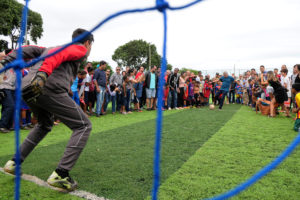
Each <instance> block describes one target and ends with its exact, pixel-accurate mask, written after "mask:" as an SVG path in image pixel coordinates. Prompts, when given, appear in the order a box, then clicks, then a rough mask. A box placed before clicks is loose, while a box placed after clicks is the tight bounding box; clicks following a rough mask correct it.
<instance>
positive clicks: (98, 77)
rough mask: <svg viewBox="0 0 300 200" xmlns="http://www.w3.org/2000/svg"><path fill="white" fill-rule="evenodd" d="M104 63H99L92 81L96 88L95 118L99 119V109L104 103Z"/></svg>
mask: <svg viewBox="0 0 300 200" xmlns="http://www.w3.org/2000/svg"><path fill="white" fill-rule="evenodd" d="M105 69H106V62H105V61H101V62H100V67H99V68H98V69H97V70H96V71H95V73H94V78H93V81H94V83H95V87H96V92H97V94H96V97H97V103H96V116H97V117H100V114H101V108H102V105H103V101H104V95H105V90H106V73H105Z"/></svg>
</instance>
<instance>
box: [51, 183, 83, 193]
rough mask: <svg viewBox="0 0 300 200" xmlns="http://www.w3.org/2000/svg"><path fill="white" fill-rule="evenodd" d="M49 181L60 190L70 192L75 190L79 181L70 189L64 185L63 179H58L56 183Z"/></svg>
mask: <svg viewBox="0 0 300 200" xmlns="http://www.w3.org/2000/svg"><path fill="white" fill-rule="evenodd" d="M47 183H48V184H49V185H50V186H52V187H54V189H56V190H58V191H60V192H65V193H68V192H72V191H74V190H76V189H77V183H76V185H74V186H73V187H72V188H70V189H68V188H66V186H65V185H64V182H61V181H57V182H55V183H51V182H50V181H48V180H47Z"/></svg>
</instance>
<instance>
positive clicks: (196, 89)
mask: <svg viewBox="0 0 300 200" xmlns="http://www.w3.org/2000/svg"><path fill="white" fill-rule="evenodd" d="M194 100H195V105H196V107H197V108H199V107H200V82H199V81H197V82H195V85H194Z"/></svg>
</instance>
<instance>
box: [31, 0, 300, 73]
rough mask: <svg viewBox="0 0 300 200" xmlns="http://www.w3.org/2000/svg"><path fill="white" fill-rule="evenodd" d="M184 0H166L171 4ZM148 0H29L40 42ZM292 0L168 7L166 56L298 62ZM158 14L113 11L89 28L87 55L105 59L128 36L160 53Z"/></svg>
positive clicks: (209, 0)
mask: <svg viewBox="0 0 300 200" xmlns="http://www.w3.org/2000/svg"><path fill="white" fill-rule="evenodd" d="M187 2H189V1H183V0H173V1H171V0H170V4H172V5H182V4H185V3H187ZM154 3H155V1H149V0H130V1H129V0H127V1H124V0H107V1H98V0H89V1H82V0H48V1H46V0H43V1H39V0H31V1H30V8H31V9H33V10H35V11H37V12H39V13H41V14H42V17H43V20H44V31H45V32H44V36H43V38H42V39H41V40H40V41H39V44H40V45H44V46H55V45H59V44H63V43H66V42H68V41H70V37H71V33H72V31H73V30H74V29H75V28H78V27H82V28H88V29H89V28H92V27H93V26H94V25H95V24H97V23H98V22H99V21H100V20H102V19H104V18H105V17H107V16H108V15H109V14H112V13H114V12H116V11H119V10H122V9H131V8H142V7H149V6H153V5H154ZM299 9H300V1H298V0H243V1H241V0H226V1H224V0H206V1H204V2H202V3H199V4H197V5H195V6H194V7H191V8H189V9H186V10H182V11H169V12H168V19H169V20H168V24H169V26H168V54H167V55H168V61H169V62H170V63H171V64H172V65H174V66H177V67H191V68H194V69H202V70H210V69H222V68H232V67H233V66H234V65H236V67H239V68H248V67H258V66H259V65H260V64H264V65H266V66H267V67H280V65H281V64H283V63H285V64H287V65H289V66H292V65H294V64H295V63H296V62H298V63H299V62H300V61H299V58H300V49H299V46H300V38H299V35H300V17H299V16H298V10H299ZM162 27H163V23H162V15H161V14H160V13H159V12H156V11H154V12H149V13H144V14H132V15H126V16H124V17H119V18H117V19H114V20H113V21H111V22H109V23H108V24H106V25H104V26H103V27H102V28H100V29H99V30H98V31H96V32H95V33H94V35H95V44H94V46H93V51H92V53H91V56H90V60H100V59H103V60H107V61H108V62H109V63H111V64H112V66H115V65H116V63H114V61H112V60H111V56H112V54H113V52H114V50H115V49H116V48H117V47H118V46H120V45H122V44H124V43H126V42H128V41H130V40H133V39H144V40H146V41H149V42H151V43H153V44H155V45H156V46H157V48H158V51H159V53H161V51H162V50H161V49H162V48H161V47H162V37H163V36H162V33H163V32H162V31H163V30H162Z"/></svg>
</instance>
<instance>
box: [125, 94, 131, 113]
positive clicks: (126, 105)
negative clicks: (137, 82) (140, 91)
mask: <svg viewBox="0 0 300 200" xmlns="http://www.w3.org/2000/svg"><path fill="white" fill-rule="evenodd" d="M129 104H130V90H126V104H125V109H126V112H129V111H130V108H129Z"/></svg>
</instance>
